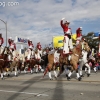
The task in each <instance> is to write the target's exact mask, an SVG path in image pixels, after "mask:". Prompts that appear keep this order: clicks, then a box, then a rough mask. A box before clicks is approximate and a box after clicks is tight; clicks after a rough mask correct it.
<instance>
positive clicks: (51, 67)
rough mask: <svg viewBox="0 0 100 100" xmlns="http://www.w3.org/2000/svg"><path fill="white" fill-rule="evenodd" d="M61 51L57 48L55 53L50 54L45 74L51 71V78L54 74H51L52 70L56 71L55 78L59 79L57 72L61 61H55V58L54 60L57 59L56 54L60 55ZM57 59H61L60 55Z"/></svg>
mask: <svg viewBox="0 0 100 100" xmlns="http://www.w3.org/2000/svg"><path fill="white" fill-rule="evenodd" d="M59 52H60V50H55V53H50V54H48V65H47V67H46V69H45V71H44V76H45V75H46V73H47V72H49V79H50V80H52V79H53V78H52V76H51V71H52V70H53V72H54V76H55V78H56V79H57V73H56V68H57V66H56V65H57V64H58V63H59V61H58V62H55V60H54V59H55V56H54V55H55V54H57V55H58V56H59V55H60V53H59ZM57 59H59V57H58V58H57ZM44 76H43V77H44Z"/></svg>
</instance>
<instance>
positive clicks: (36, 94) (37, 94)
mask: <svg viewBox="0 0 100 100" xmlns="http://www.w3.org/2000/svg"><path fill="white" fill-rule="evenodd" d="M0 92H10V93H19V94H33V95H35V96H48V95H47V94H40V93H31V92H18V91H7V90H0Z"/></svg>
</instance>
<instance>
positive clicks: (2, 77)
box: [0, 68, 4, 80]
mask: <svg viewBox="0 0 100 100" xmlns="http://www.w3.org/2000/svg"><path fill="white" fill-rule="evenodd" d="M0 69H1V79H2V80H3V79H4V76H3V68H0Z"/></svg>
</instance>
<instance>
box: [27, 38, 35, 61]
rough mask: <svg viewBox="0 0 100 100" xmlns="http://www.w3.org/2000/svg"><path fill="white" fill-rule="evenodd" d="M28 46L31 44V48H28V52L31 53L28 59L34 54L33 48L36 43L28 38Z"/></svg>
mask: <svg viewBox="0 0 100 100" xmlns="http://www.w3.org/2000/svg"><path fill="white" fill-rule="evenodd" d="M28 46H29V48H28V52H29V54H28V60H29V59H30V57H31V55H33V54H32V50H33V48H34V45H33V43H32V41H31V40H28Z"/></svg>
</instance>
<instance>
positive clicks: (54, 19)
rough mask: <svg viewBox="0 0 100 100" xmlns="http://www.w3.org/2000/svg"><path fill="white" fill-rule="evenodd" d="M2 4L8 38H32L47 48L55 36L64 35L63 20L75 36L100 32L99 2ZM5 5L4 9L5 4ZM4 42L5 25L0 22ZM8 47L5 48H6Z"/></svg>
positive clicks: (21, 0)
mask: <svg viewBox="0 0 100 100" xmlns="http://www.w3.org/2000/svg"><path fill="white" fill-rule="evenodd" d="M8 2H10V0H0V19H2V20H4V21H7V26H8V37H10V36H11V37H12V38H13V39H14V38H15V36H19V37H22V38H29V39H31V40H32V41H33V44H34V45H35V46H36V44H37V42H41V44H42V45H43V46H44V45H45V44H49V43H50V42H51V41H52V37H53V36H58V35H63V31H62V28H61V26H60V20H61V19H62V18H63V17H65V20H64V21H66V20H68V21H70V27H71V29H72V32H73V33H75V32H76V29H77V28H78V27H83V34H87V33H88V32H91V31H94V32H97V31H100V10H99V9H100V0H12V2H13V4H14V3H16V2H17V3H18V5H13V6H9V5H8ZM4 3H5V4H6V6H4V5H3V4H4ZM0 29H1V30H0V33H2V34H3V37H4V39H6V38H5V25H4V24H3V22H1V21H0ZM4 45H5V44H4Z"/></svg>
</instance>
